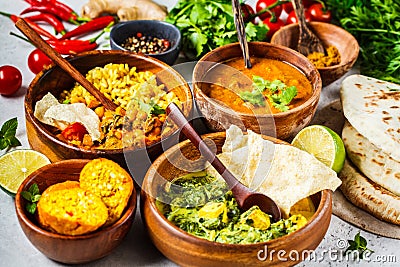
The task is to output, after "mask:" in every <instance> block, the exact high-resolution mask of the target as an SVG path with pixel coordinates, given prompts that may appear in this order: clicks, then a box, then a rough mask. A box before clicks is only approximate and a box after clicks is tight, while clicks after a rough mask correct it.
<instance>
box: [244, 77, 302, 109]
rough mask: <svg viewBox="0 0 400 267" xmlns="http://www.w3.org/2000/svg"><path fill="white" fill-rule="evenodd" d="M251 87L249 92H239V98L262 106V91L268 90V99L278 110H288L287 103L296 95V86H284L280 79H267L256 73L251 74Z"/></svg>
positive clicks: (263, 98) (263, 102)
mask: <svg viewBox="0 0 400 267" xmlns="http://www.w3.org/2000/svg"><path fill="white" fill-rule="evenodd" d="M253 88H254V89H253V90H252V91H251V92H249V91H244V92H240V93H239V96H240V98H242V99H243V100H244V101H246V102H249V103H251V104H253V105H257V106H262V107H264V106H265V96H264V94H263V92H264V91H265V90H268V93H269V94H267V97H268V99H269V100H270V101H271V103H272V105H273V106H274V107H275V108H276V109H278V110H280V111H288V110H289V107H288V105H289V104H290V102H291V101H292V100H293V98H294V97H295V96H296V95H297V88H296V87H295V86H286V84H285V83H284V82H282V81H281V80H273V81H268V80H265V79H264V78H262V77H260V76H257V75H254V76H253Z"/></svg>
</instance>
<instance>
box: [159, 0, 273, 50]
mask: <svg viewBox="0 0 400 267" xmlns="http://www.w3.org/2000/svg"><path fill="white" fill-rule="evenodd" d="M166 21H167V22H170V23H172V24H175V25H176V26H177V27H178V28H179V30H180V31H181V33H182V50H183V52H185V54H186V55H190V54H193V53H194V54H195V55H194V56H195V57H200V56H202V55H204V54H205V53H207V52H208V51H211V50H212V49H215V48H217V47H219V46H223V45H226V44H229V43H234V42H237V41H238V38H237V33H236V28H235V23H234V20H233V11H232V2H231V1H229V0H215V1H209V0H196V1H192V0H180V1H179V2H178V3H177V4H176V5H175V6H174V8H172V9H171V10H170V11H169V13H168V16H167V18H166ZM245 30H246V37H247V40H248V41H263V40H265V38H266V33H267V32H268V27H267V26H266V25H264V24H262V23H259V24H258V25H254V24H253V23H251V22H249V23H247V24H246V29H245Z"/></svg>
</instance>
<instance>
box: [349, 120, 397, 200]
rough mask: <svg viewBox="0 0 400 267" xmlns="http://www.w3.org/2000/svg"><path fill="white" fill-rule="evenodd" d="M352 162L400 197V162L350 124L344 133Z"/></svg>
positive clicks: (366, 174)
mask: <svg viewBox="0 0 400 267" xmlns="http://www.w3.org/2000/svg"><path fill="white" fill-rule="evenodd" d="M342 139H343V143H344V145H345V147H346V152H347V155H348V157H349V158H350V160H351V162H352V163H353V164H354V165H355V166H356V167H357V168H358V169H359V170H360V171H361V172H362V173H363V174H364V175H365V176H367V177H368V178H369V179H371V180H372V181H374V182H375V183H377V184H379V185H381V186H383V187H384V188H386V189H388V190H389V191H391V192H392V193H394V194H396V195H398V196H400V162H399V161H396V160H394V159H393V158H392V157H391V156H390V155H388V154H386V153H384V152H383V151H382V149H379V148H378V147H376V146H375V145H374V144H372V143H371V142H369V140H368V139H367V138H365V137H364V136H362V135H361V134H360V133H359V132H357V130H356V129H355V128H354V127H353V126H352V125H351V124H350V123H349V122H348V121H346V122H345V125H344V127H343V131H342Z"/></svg>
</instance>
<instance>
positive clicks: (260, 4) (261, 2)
mask: <svg viewBox="0 0 400 267" xmlns="http://www.w3.org/2000/svg"><path fill="white" fill-rule="evenodd" d="M276 2H277V1H276V0H258V1H257V4H256V12H257V13H258V12H260V11H261V10H263V9H264V8H267V7H268V6H271V5H272V4H276ZM271 12H274V13H275V16H276V17H277V18H279V16H280V15H281V13H282V5H277V6H275V7H274V8H272V9H271ZM269 17H271V14H270V13H269V12H265V13H263V14H261V15H260V16H259V18H260V19H261V20H265V19H266V18H269Z"/></svg>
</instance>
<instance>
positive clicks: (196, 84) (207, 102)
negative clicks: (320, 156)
mask: <svg viewBox="0 0 400 267" xmlns="http://www.w3.org/2000/svg"><path fill="white" fill-rule="evenodd" d="M249 51H250V57H253V56H256V57H265V58H270V59H275V60H279V61H283V62H286V63H289V64H291V65H292V66H294V67H296V68H297V69H299V70H300V71H301V72H302V73H303V74H304V75H305V76H306V77H307V79H308V80H309V81H310V82H311V85H312V90H313V93H312V95H311V97H310V98H309V99H308V100H307V101H306V102H305V103H303V104H302V105H300V106H298V107H295V108H293V109H290V110H289V111H286V112H280V113H276V114H262V115H254V114H246V113H240V112H235V111H233V110H232V109H230V108H227V107H225V106H223V105H221V104H220V103H219V102H217V101H215V100H214V99H212V98H210V97H209V96H207V94H206V92H204V91H203V89H202V82H204V81H203V79H204V77H205V75H206V73H207V72H208V71H209V70H210V69H211V68H212V67H214V65H215V63H214V62H217V63H221V62H225V61H227V60H229V59H233V58H237V57H242V50H241V49H240V45H239V43H234V44H228V45H225V46H222V47H219V48H217V49H214V50H212V51H211V52H209V53H207V54H206V55H205V56H203V57H202V58H201V59H200V60H199V62H198V63H197V64H196V66H195V68H194V71H193V93H194V96H195V100H196V102H197V106H198V109H199V111H201V113H202V115H203V117H204V121H205V124H206V125H207V127H208V128H209V129H210V130H211V131H225V130H226V129H228V128H229V126H230V125H231V124H235V125H237V126H238V127H240V128H241V129H242V130H243V131H245V130H246V129H250V130H253V131H255V132H257V133H261V134H265V135H269V136H274V137H276V138H278V139H290V138H292V137H294V136H295V135H296V134H297V133H298V132H299V131H300V130H301V129H302V128H304V127H305V126H307V125H308V123H309V122H310V121H311V119H312V117H313V116H314V113H315V111H316V109H317V105H318V101H319V97H320V94H321V88H322V83H321V77H320V75H319V73H318V71H317V69H316V68H315V66H314V65H313V64H312V63H311V62H310V61H309V60H308V59H307V58H306V57H305V56H303V55H302V54H300V53H298V52H296V51H294V50H292V49H289V48H287V47H283V46H278V45H272V44H270V43H267V42H250V43H249Z"/></svg>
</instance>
